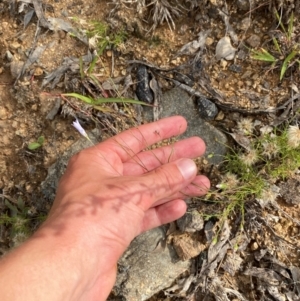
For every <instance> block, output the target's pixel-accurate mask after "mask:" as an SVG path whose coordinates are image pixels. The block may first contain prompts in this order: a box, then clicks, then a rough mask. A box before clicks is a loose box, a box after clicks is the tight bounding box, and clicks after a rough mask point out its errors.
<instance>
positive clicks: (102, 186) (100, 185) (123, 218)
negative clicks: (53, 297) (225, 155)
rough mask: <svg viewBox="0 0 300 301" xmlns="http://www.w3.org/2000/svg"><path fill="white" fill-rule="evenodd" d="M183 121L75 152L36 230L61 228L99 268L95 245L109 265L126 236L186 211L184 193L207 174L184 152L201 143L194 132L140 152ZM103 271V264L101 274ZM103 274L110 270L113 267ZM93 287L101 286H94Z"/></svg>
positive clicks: (205, 185) (196, 150)
mask: <svg viewBox="0 0 300 301" xmlns="http://www.w3.org/2000/svg"><path fill="white" fill-rule="evenodd" d="M186 127H187V123H186V121H185V119H184V118H182V117H180V116H175V117H170V118H166V119H162V120H160V121H157V122H154V123H151V124H146V125H142V126H140V127H138V128H133V129H130V130H128V131H126V132H123V133H121V134H119V135H117V136H115V137H112V138H110V139H108V140H106V141H104V142H102V143H100V144H98V145H95V146H93V147H91V148H88V149H85V150H83V151H81V152H80V153H78V154H77V155H75V156H74V157H73V158H72V159H71V160H70V162H69V165H68V167H67V170H66V173H65V174H64V176H63V177H62V179H61V181H60V183H59V187H58V191H57V196H56V199H55V202H54V204H53V207H52V209H51V211H50V215H49V217H48V219H47V221H46V222H45V223H44V225H43V226H42V228H41V230H40V231H38V233H37V236H38V235H39V234H41V233H44V234H45V233H47V235H49V234H51V233H52V234H53V235H63V237H65V240H67V242H66V244H68V245H70V246H71V247H72V248H73V249H74V248H75V249H76V248H81V251H82V252H87V253H88V254H89V256H88V257H90V258H91V260H90V259H89V258H86V259H85V261H86V262H87V264H86V265H88V264H90V265H91V266H96V267H97V266H98V267H99V268H100V269H102V272H103V263H102V264H101V263H99V261H98V260H97V258H98V257H99V256H100V255H99V250H101V251H100V252H101V256H102V257H103V258H104V259H105V261H106V262H111V264H112V265H114V266H115V264H116V262H117V260H118V259H119V257H120V256H121V255H122V253H123V252H124V251H125V249H126V248H127V247H128V245H129V244H130V242H131V241H132V239H133V238H134V237H136V236H137V235H138V234H140V233H141V232H143V231H146V230H148V229H151V228H153V227H157V226H160V225H162V224H165V223H168V222H171V221H174V220H175V219H178V218H179V217H181V216H182V215H183V214H184V213H185V211H186V204H185V202H184V201H183V199H184V198H186V196H198V195H203V194H205V193H206V191H207V190H208V189H209V185H210V183H209V180H208V179H207V178H206V177H204V176H200V175H198V176H197V168H196V165H195V163H194V162H193V161H192V160H191V159H189V158H195V157H198V156H200V155H202V154H203V153H204V151H205V145H204V142H203V141H202V140H201V139H200V138H198V137H192V138H189V139H186V140H183V141H179V142H177V143H175V144H174V145H173V146H164V147H160V148H157V149H155V150H146V151H143V150H144V149H145V148H147V147H149V146H151V145H152V144H154V143H157V142H159V141H161V140H163V139H166V138H170V137H173V136H176V135H180V134H181V133H183V132H184V131H185V130H186ZM45 229H46V230H45ZM64 233H66V234H65V235H64ZM102 260H103V259H102ZM100 261H101V260H100ZM107 269H108V268H107ZM107 269H106V270H107ZM92 270H93V269H92V267H91V269H90V271H91V273H94V274H95V278H94V279H98V280H95V281H94V282H95V283H98V285H100V287H102V288H103V285H101V283H103V279H102V278H101V275H100V274H97V273H95V271H92ZM109 273H110V272H109V269H108V270H107V272H106V276H108V274H109ZM111 273H112V274H115V269H114V271H113V272H111ZM108 277H110V276H108ZM114 277H115V275H113V276H112V278H113V279H114ZM99 279H102V282H101V283H100V282H99ZM109 283H111V281H110V282H109ZM109 285H111V286H112V285H113V281H112V283H111V284H109ZM95 287H97V285H96V286H95ZM110 289H111V288H110ZM110 289H109V290H110ZM94 290H99V287H98V289H91V291H93V293H91V295H94V294H95V295H97V296H99V293H100V292H98V294H96V293H94ZM109 290H108V292H109ZM101 294H104V295H105V294H107V292H104V291H103V289H102V290H101ZM86 300H88V299H86ZM99 300H100V299H99Z"/></svg>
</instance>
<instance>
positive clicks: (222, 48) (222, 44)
mask: <svg viewBox="0 0 300 301" xmlns="http://www.w3.org/2000/svg"><path fill="white" fill-rule="evenodd" d="M235 52H236V49H235V48H234V47H232V45H231V41H230V38H229V37H224V38H222V39H220V40H219V42H218V44H217V46H216V58H217V60H220V59H222V58H224V59H225V60H228V61H230V60H233V59H234V56H235Z"/></svg>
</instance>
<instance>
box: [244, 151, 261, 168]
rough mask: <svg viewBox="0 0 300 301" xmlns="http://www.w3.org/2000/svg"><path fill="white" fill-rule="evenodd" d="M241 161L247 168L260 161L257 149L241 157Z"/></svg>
mask: <svg viewBox="0 0 300 301" xmlns="http://www.w3.org/2000/svg"><path fill="white" fill-rule="evenodd" d="M240 160H241V161H242V162H243V163H244V164H245V165H247V166H251V165H253V164H255V163H256V162H257V161H258V154H257V151H256V150H255V149H250V150H249V151H248V153H247V154H243V155H241V156H240Z"/></svg>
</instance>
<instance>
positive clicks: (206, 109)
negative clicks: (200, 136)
mask: <svg viewBox="0 0 300 301" xmlns="http://www.w3.org/2000/svg"><path fill="white" fill-rule="evenodd" d="M197 104H198V108H199V110H198V111H199V113H200V116H201V117H202V118H204V119H208V120H212V119H214V118H215V117H216V116H217V114H218V113H219V110H218V108H217V106H216V105H215V104H214V103H213V102H212V101H211V100H209V99H207V98H204V97H198V98H197Z"/></svg>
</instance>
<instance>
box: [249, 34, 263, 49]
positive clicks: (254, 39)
mask: <svg viewBox="0 0 300 301" xmlns="http://www.w3.org/2000/svg"><path fill="white" fill-rule="evenodd" d="M247 43H248V44H249V46H250V47H252V48H257V47H258V46H259V45H260V37H259V36H258V35H256V34H253V35H251V36H250V38H248V39H247Z"/></svg>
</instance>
